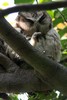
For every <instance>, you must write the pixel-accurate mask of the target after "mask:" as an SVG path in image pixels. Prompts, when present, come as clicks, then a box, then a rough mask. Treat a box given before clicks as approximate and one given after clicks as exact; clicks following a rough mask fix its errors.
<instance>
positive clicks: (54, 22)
mask: <svg viewBox="0 0 67 100" xmlns="http://www.w3.org/2000/svg"><path fill="white" fill-rule="evenodd" d="M62 22H63V19H62V18H56V19H55V20H54V21H53V25H54V27H55V26H56V25H57V24H59V23H62Z"/></svg>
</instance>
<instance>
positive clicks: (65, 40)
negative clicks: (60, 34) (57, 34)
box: [61, 39, 67, 50]
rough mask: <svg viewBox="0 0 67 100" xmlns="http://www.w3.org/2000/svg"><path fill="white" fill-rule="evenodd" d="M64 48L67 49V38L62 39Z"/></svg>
mask: <svg viewBox="0 0 67 100" xmlns="http://www.w3.org/2000/svg"><path fill="white" fill-rule="evenodd" d="M61 44H62V49H64V50H65V49H66V50H67V39H64V40H61Z"/></svg>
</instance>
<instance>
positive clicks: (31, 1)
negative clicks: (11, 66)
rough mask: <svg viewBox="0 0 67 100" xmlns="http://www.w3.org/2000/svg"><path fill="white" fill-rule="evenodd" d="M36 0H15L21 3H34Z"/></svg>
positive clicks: (16, 2)
mask: <svg viewBox="0 0 67 100" xmlns="http://www.w3.org/2000/svg"><path fill="white" fill-rule="evenodd" d="M33 2H34V0H15V4H21V3H31V4H32V3H33Z"/></svg>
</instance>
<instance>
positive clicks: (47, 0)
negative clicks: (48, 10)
mask: <svg viewBox="0 0 67 100" xmlns="http://www.w3.org/2000/svg"><path fill="white" fill-rule="evenodd" d="M50 1H52V0H39V3H45V2H50Z"/></svg>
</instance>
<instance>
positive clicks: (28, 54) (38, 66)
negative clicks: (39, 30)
mask: <svg viewBox="0 0 67 100" xmlns="http://www.w3.org/2000/svg"><path fill="white" fill-rule="evenodd" d="M0 31H1V32H0V34H1V36H3V38H4V39H5V41H6V42H7V43H8V44H9V45H10V46H11V47H12V48H13V49H14V50H15V51H16V52H17V53H18V54H19V55H20V57H21V58H24V60H25V61H26V62H27V63H28V64H30V65H31V66H32V67H33V68H34V69H35V70H36V71H38V72H39V73H40V75H42V80H43V82H45V77H46V82H47V84H48V85H49V86H50V87H52V88H54V89H57V90H59V91H60V92H62V93H63V94H65V95H67V68H66V67H64V66H63V65H61V64H59V63H57V62H54V61H52V60H51V59H48V58H47V57H45V56H43V55H42V54H41V53H40V52H39V51H37V50H35V49H34V48H33V47H32V46H31V45H30V44H29V43H28V42H27V41H26V39H25V38H24V37H22V36H21V35H20V34H19V33H18V32H17V31H16V30H15V29H14V28H13V27H12V26H10V24H9V23H8V22H7V21H6V20H5V19H4V18H1V20H0Z"/></svg>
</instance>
